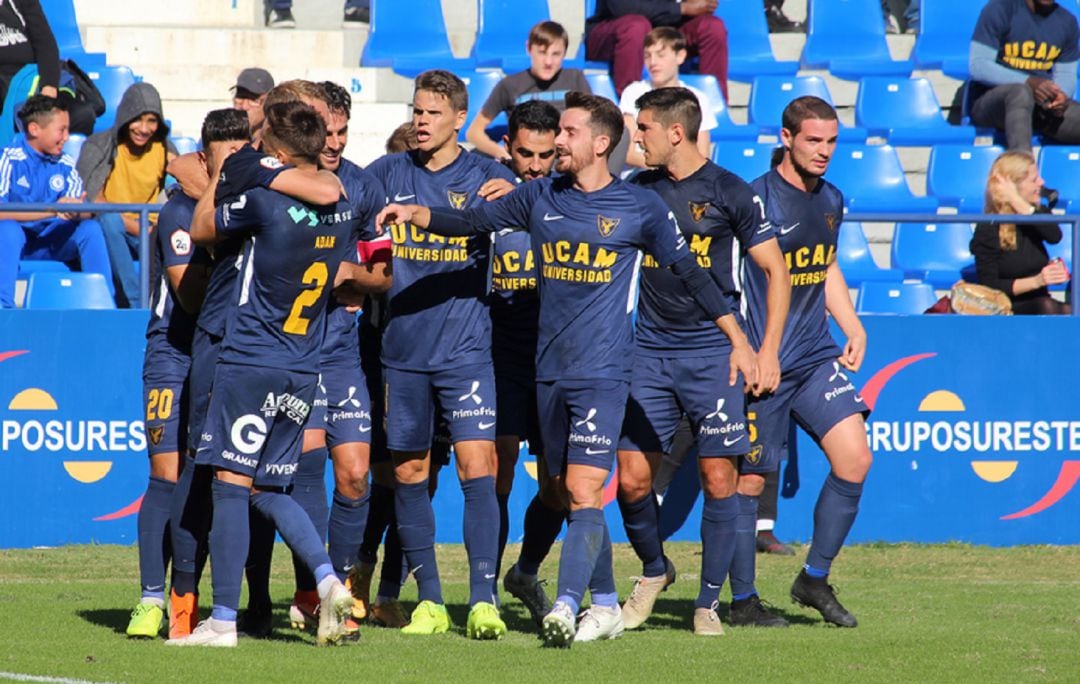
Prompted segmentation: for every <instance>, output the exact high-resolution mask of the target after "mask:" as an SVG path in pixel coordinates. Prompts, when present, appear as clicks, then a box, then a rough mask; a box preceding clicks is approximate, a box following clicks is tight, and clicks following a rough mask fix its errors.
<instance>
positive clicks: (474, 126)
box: [465, 21, 640, 161]
mask: <svg viewBox="0 0 1080 684" xmlns="http://www.w3.org/2000/svg"><path fill="white" fill-rule="evenodd" d="M569 45H570V37H569V36H568V35H567V33H566V29H564V28H563V26H562V24H559V23H557V22H554V21H542V22H540V23H539V24H537V25H536V26H533V27H532V30H530V31H529V38H528V40H527V41H526V43H525V50H526V51H527V52H528V53H529V62H530V64H529V68H528V69H526V70H525V71H520V72H518V73H516V74H511V75H510V76H507V77H506V78H504V79H503V80H501V81H499V84H498V85H496V86H495V89H494V90H492V91H491V95H489V96H488V99H487V101H486V102H485V103H484V106H483V107H481V108H480V111H479V112H478V113H477V115H476V118H474V119H473V121H472V123H471V124H469V130H468V131H466V133H465V138H466V140H468V141H469V142H471V143H472V144H473V145H474V146H475V147H476V151H477V152H482V153H483V154H486V155H488V156H489V157H494V158H495V159H499V160H504V161H506V160H509V159H510V153H509V151H507V149H506V148H505V147H503V145H501V144H500V143H498V142H496V141H495V140H492V139H491V138H490V137H488V134H487V133H486V132H485V129H486V128H487V127H488V126H489V125H490V124H491V122H492V120H493V119H494V118H495V117H496V116H498V115H499V113H500V112H506V113H507V114H509V113H510V110H511V109H513V108H514V107H515V106H516V105H519V104H521V103H522V102H527V101H528V100H545V101H547V102H550V103H551V104H553V105H554V106H555V108H556V109H558V110H559V111H560V112H562V111H563V110H564V109H565V108H566V104H565V102H564V100H565V99H566V94H567V93H568V92H572V91H575V90H576V91H578V92H582V93H589V92H592V91H591V90H590V89H589V83H588V81H586V80H585V74H583V73H582V72H581V71H580V70H579V69H563V59H564V58H565V57H566V49H567V47H569ZM639 73H640V72H639Z"/></svg>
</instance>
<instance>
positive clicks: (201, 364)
mask: <svg viewBox="0 0 1080 684" xmlns="http://www.w3.org/2000/svg"><path fill="white" fill-rule="evenodd" d="M220 350H221V338H220V337H218V336H217V335H211V334H210V333H208V332H206V331H205V330H203V329H202V328H200V327H198V326H196V327H195V337H194V338H193V339H192V341H191V374H190V376H189V378H188V396H189V405H190V407H191V408H189V409H188V434H189V435H190V436H189V438H188V444H190V445H191V446H194V447H196V448H198V446H199V443H200V441H201V437H202V433H203V432H204V430H203V426H204V424H205V423H206V410H207V408H208V407H209V406H210V392H211V390H213V388H214V369H215V367H216V366H217V360H218V352H219V351H220ZM195 458H196V463H198V464H199V465H206V464H208V463H209V461H207V460H202V461H199V460H197V459H198V458H199V454H198V452H196V454H195Z"/></svg>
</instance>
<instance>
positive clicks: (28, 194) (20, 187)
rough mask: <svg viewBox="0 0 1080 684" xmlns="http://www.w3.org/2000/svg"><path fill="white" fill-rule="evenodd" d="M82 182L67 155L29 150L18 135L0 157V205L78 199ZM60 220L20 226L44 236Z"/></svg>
mask: <svg viewBox="0 0 1080 684" xmlns="http://www.w3.org/2000/svg"><path fill="white" fill-rule="evenodd" d="M82 193H83V183H82V179H81V178H80V177H79V173H78V171H76V170H75V160H74V159H72V158H71V157H69V156H68V155H66V154H65V155H60V156H57V157H54V156H51V155H46V154H42V153H41V152H38V151H37V150H35V149H34V148H32V147H30V145H29V143H27V141H26V135H25V134H23V133H19V134H18V135H16V136H15V138H14V139H13V140H12V141H11V144H10V145H8V147H6V148H4V151H3V153H2V154H0V203H3V202H56V201H57V200H59V199H60V198H61V197H74V198H76V199H77V198H79V197H81V196H82ZM57 223H63V220H62V219H58V218H56V219H52V218H50V219H42V220H40V221H35V222H33V223H24V224H23V226H24V227H26V228H28V229H30V230H32V231H34V232H35V233H45V232H47V231H48V230H49V229H50V228H51V227H52V226H53V225H55V224H57Z"/></svg>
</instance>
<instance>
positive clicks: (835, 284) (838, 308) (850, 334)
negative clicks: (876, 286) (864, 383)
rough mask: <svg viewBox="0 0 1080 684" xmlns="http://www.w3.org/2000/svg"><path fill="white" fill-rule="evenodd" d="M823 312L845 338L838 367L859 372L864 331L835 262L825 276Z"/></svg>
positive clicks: (864, 340)
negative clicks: (829, 316) (825, 312)
mask: <svg viewBox="0 0 1080 684" xmlns="http://www.w3.org/2000/svg"><path fill="white" fill-rule="evenodd" d="M825 310H826V311H828V312H829V313H830V314H832V317H833V318H834V319H836V324H837V325H839V326H840V330H842V331H843V332H844V336H845V337H847V342H845V343H844V353H843V354H841V355H840V359H839V361H840V365H842V366H843V367H844V368H847V369H848V370H850V371H857V370H859V367H860V366H862V362H863V358H864V357H865V356H866V329H865V328H863V324H862V321H860V320H859V316H858V314H856V313H855V306H854V305H853V304H852V303H851V295H850V294H849V293H848V286H847V280H845V279H844V274H843V273H842V272H841V271H840V265H839V264H837V263H836V262H835V261H834V262H832V263H831V264H829V272H828V274H827V275H826V276H825Z"/></svg>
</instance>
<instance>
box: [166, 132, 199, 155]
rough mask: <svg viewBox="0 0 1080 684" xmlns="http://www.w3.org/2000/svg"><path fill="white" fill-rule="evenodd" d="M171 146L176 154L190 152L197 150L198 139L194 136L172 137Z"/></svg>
mask: <svg viewBox="0 0 1080 684" xmlns="http://www.w3.org/2000/svg"><path fill="white" fill-rule="evenodd" d="M172 143H173V146H174V147H175V148H176V153H177V154H189V153H191V152H198V151H199V147H200V146H199V141H198V140H196V139H195V138H191V137H188V136H186V135H181V136H177V137H174V138H172Z"/></svg>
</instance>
